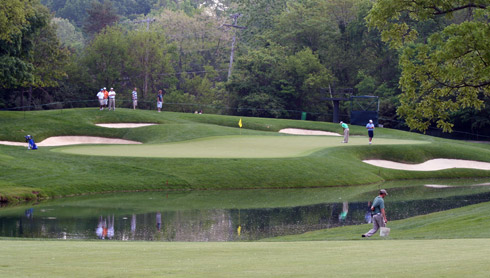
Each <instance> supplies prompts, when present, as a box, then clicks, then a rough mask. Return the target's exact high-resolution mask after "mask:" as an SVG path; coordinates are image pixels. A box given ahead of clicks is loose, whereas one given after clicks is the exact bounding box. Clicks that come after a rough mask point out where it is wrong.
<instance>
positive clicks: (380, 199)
mask: <svg viewBox="0 0 490 278" xmlns="http://www.w3.org/2000/svg"><path fill="white" fill-rule="evenodd" d="M386 195H388V192H386V190H384V189H381V190H380V191H379V196H377V197H376V198H374V201H373V204H372V205H371V211H372V212H373V217H372V221H373V228H372V229H371V230H369V232H367V233H365V234H363V235H362V237H370V236H372V235H374V234H375V233H376V232H377V231H378V229H379V228H381V227H386V223H388V219H387V218H386V212H385V201H384V198H385V197H386Z"/></svg>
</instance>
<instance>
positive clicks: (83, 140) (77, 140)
mask: <svg viewBox="0 0 490 278" xmlns="http://www.w3.org/2000/svg"><path fill="white" fill-rule="evenodd" d="M0 144H2V145H10V146H23V147H27V143H22V142H11V141H0ZM79 144H141V142H137V141H131V140H124V139H116V138H104V137H94V136H55V137H49V138H47V139H46V140H44V141H41V142H39V143H36V145H37V146H39V147H53V146H67V145H79Z"/></svg>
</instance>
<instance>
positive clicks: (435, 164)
mask: <svg viewBox="0 0 490 278" xmlns="http://www.w3.org/2000/svg"><path fill="white" fill-rule="evenodd" d="M363 162H365V163H368V164H371V165H374V166H378V167H383V168H389V169H396V170H407V171H438V170H444V169H451V168H468V169H479V170H490V163H488V162H480V161H472V160H461V159H443V158H438V159H432V160H428V161H426V162H424V163H420V164H406V163H399V162H394V161H388V160H363Z"/></svg>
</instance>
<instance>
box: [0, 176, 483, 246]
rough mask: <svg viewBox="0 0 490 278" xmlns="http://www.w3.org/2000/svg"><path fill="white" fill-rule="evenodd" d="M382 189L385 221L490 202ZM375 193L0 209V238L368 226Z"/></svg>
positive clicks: (225, 237) (95, 201)
mask: <svg viewBox="0 0 490 278" xmlns="http://www.w3.org/2000/svg"><path fill="white" fill-rule="evenodd" d="M453 183H455V184H450V185H446V184H441V183H440V181H439V184H437V185H434V184H432V185H430V186H427V185H428V183H424V182H418V183H417V184H413V183H412V184H411V185H410V186H403V185H400V184H384V185H381V186H383V187H384V188H387V190H388V192H389V196H388V197H387V198H386V207H387V212H388V217H389V219H390V220H391V221H392V220H398V219H404V218H409V217H413V216H416V215H422V214H428V213H432V212H437V211H443V210H448V209H453V208H458V207H463V206H467V205H471V204H476V203H481V202H488V201H490V184H487V183H485V182H482V181H478V182H477V183H472V184H469V185H468V184H464V185H462V184H461V181H459V183H458V182H454V181H453ZM378 187H380V186H364V187H349V188H326V189H294V190H293V189H290V190H243V191H193V192H168V193H166V192H146V193H130V194H129V193H128V194H111V195H105V194H104V195H95V196H82V197H73V198H66V199H59V200H53V201H49V202H42V203H39V204H29V205H24V206H14V207H4V208H2V209H0V236H1V237H23V238H61V239H87V240H97V239H100V240H102V239H103V240H147V241H240V240H258V239H263V238H268V237H275V236H281V235H291V234H299V233H304V232H307V231H313V230H319V229H328V228H333V227H338V226H344V225H359V224H364V223H369V222H370V220H371V217H370V213H369V210H368V208H369V202H370V201H372V199H373V198H374V197H375V196H376V194H377V189H378Z"/></svg>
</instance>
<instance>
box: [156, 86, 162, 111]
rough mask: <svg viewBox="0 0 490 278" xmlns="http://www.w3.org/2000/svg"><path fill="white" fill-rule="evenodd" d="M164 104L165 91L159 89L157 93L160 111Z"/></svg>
mask: <svg viewBox="0 0 490 278" xmlns="http://www.w3.org/2000/svg"><path fill="white" fill-rule="evenodd" d="M162 106H163V91H162V90H158V95H157V109H158V112H162Z"/></svg>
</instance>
